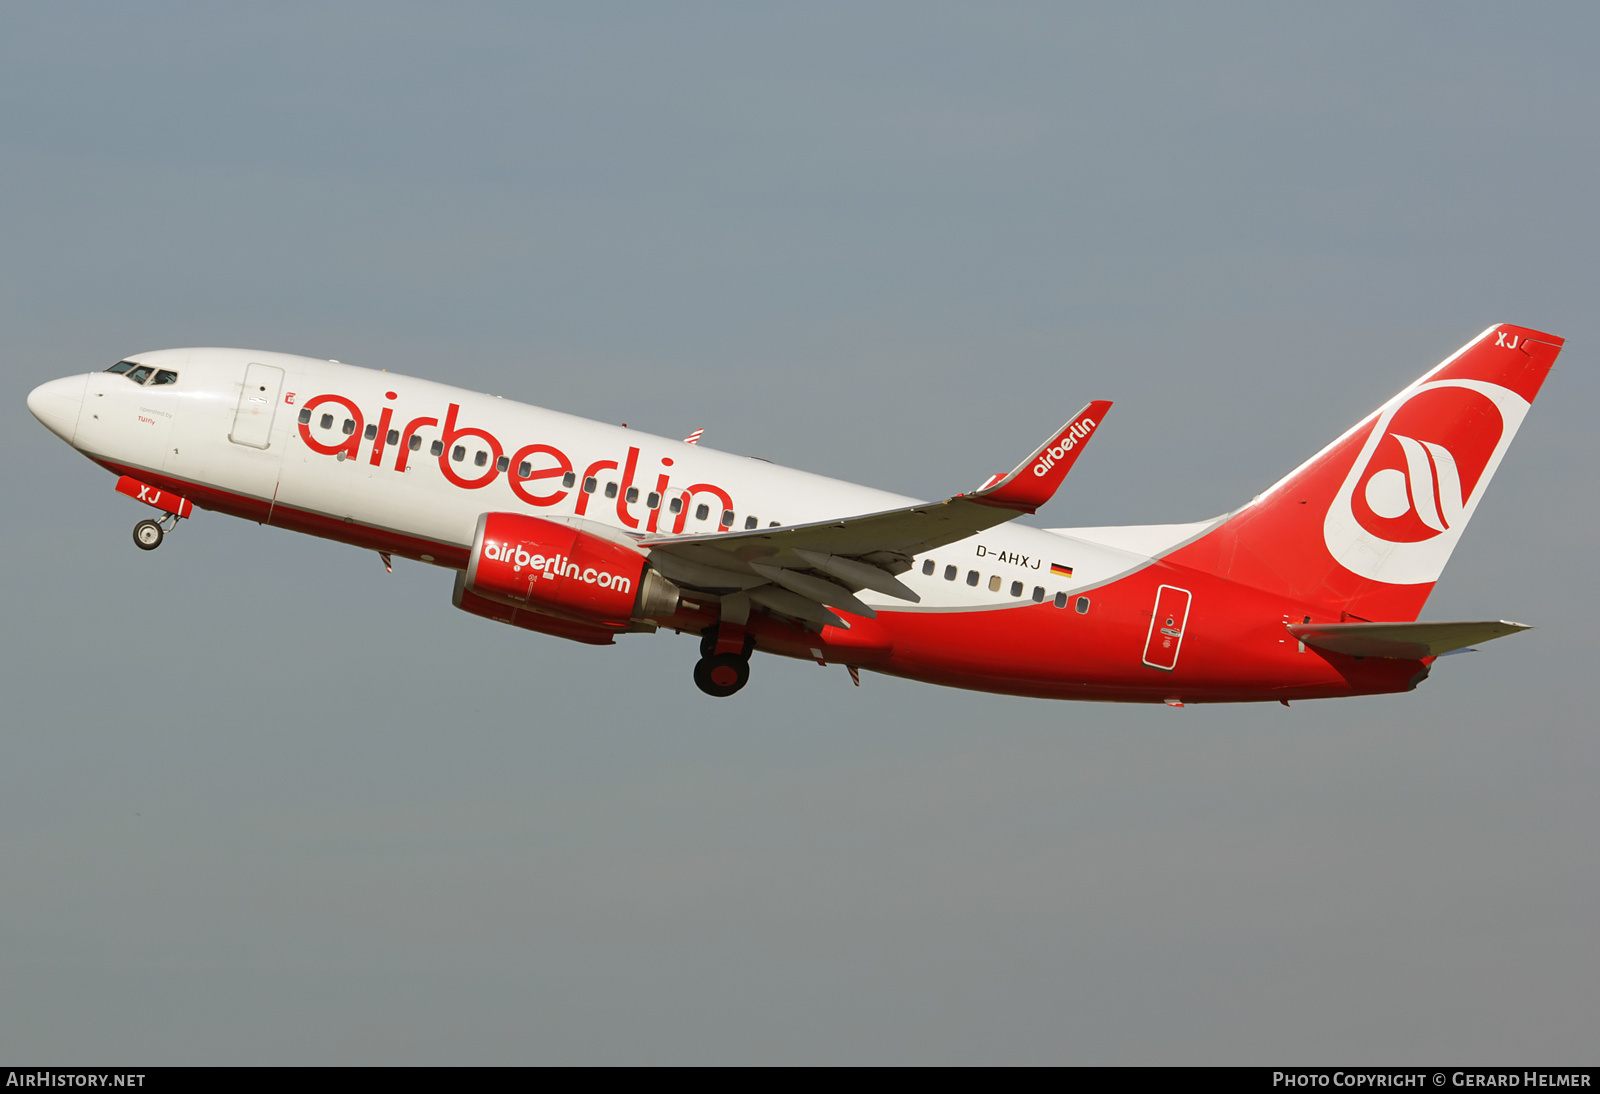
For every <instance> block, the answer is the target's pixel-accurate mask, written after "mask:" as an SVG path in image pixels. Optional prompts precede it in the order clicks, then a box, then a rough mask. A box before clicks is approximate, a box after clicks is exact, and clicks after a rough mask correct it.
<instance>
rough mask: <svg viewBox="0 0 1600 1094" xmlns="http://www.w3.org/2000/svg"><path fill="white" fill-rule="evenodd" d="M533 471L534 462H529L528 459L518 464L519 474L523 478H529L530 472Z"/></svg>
mask: <svg viewBox="0 0 1600 1094" xmlns="http://www.w3.org/2000/svg"><path fill="white" fill-rule="evenodd" d="M532 472H533V464H531V463H529V462H528V461H527V460H523V461H522V462H521V463H519V464H517V474H518V475H520V476H521V477H522V478H527V477H528V476H529V475H530V474H532Z"/></svg>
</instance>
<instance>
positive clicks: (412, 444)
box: [406, 433, 422, 452]
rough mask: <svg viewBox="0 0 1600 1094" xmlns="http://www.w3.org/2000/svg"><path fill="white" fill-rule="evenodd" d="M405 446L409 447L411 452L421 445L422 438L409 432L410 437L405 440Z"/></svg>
mask: <svg viewBox="0 0 1600 1094" xmlns="http://www.w3.org/2000/svg"><path fill="white" fill-rule="evenodd" d="M406 447H407V448H409V449H411V451H413V452H415V451H417V449H419V448H421V447H422V438H421V437H419V436H418V435H417V434H415V433H413V434H411V439H410V440H409V441H407V442H406Z"/></svg>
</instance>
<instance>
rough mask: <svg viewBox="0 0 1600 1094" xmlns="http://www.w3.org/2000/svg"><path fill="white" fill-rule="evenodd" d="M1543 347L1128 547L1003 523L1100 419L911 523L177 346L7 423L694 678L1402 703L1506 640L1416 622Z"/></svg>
mask: <svg viewBox="0 0 1600 1094" xmlns="http://www.w3.org/2000/svg"><path fill="white" fill-rule="evenodd" d="M1562 344H1563V340H1562V339H1560V338H1556V337H1553V336H1551V335H1548V334H1543V333H1540V332H1538V331H1534V330H1529V329H1527V328H1523V327H1516V326H1509V325H1504V324H1500V325H1496V326H1492V327H1490V328H1489V329H1488V330H1486V331H1484V332H1483V333H1482V334H1480V335H1478V336H1477V337H1476V338H1474V339H1472V341H1470V342H1468V343H1467V344H1466V345H1465V346H1463V347H1462V348H1461V349H1460V350H1458V351H1457V352H1456V353H1454V354H1452V355H1451V356H1450V357H1448V358H1446V359H1445V360H1444V362H1442V363H1441V364H1440V365H1438V366H1437V367H1436V368H1434V369H1432V370H1430V371H1429V372H1427V373H1426V374H1424V375H1423V376H1422V377H1420V378H1419V379H1417V380H1416V381H1415V382H1413V383H1412V384H1410V385H1408V386H1407V387H1405V388H1404V389H1402V390H1401V391H1400V392H1399V393H1398V394H1397V395H1395V396H1394V397H1393V398H1392V399H1390V400H1389V401H1387V402H1386V403H1384V404H1383V405H1382V406H1380V407H1378V409H1376V410H1374V411H1373V412H1372V413H1371V414H1369V415H1367V416H1366V417H1365V418H1363V419H1362V420H1361V421H1360V422H1358V423H1357V424H1356V425H1354V426H1352V427H1351V428H1350V429H1349V430H1347V431H1346V432H1345V433H1344V434H1342V435H1341V436H1339V437H1338V438H1336V439H1335V440H1334V441H1333V442H1332V443H1330V444H1329V445H1327V446H1326V447H1325V448H1323V449H1322V450H1321V451H1320V452H1318V453H1316V454H1315V455H1313V456H1312V457H1311V458H1310V459H1309V460H1307V461H1306V462H1305V463H1303V464H1301V465H1300V466H1299V467H1298V468H1296V469H1295V470H1293V471H1292V472H1290V473H1289V474H1288V475H1287V476H1285V477H1284V478H1282V479H1281V480H1279V481H1278V482H1277V483H1276V484H1275V485H1273V486H1272V487H1270V488H1269V489H1267V490H1266V491H1265V492H1264V493H1262V494H1260V495H1259V496H1257V497H1256V498H1254V499H1253V500H1251V501H1250V502H1249V503H1247V504H1245V505H1244V506H1242V507H1240V508H1239V509H1236V510H1234V511H1233V512H1231V513H1227V514H1224V515H1222V516H1219V517H1216V518H1214V519H1211V520H1204V521H1199V522H1197V523H1190V524H1164V525H1149V526H1137V527H1094V528H1052V529H1045V528H1035V527H1028V526H1023V525H1019V524H1016V523H1014V521H1015V519H1016V518H1017V517H1020V516H1023V515H1026V514H1032V513H1034V512H1036V511H1037V510H1038V509H1039V508H1040V507H1041V506H1043V505H1044V504H1045V503H1046V502H1047V501H1049V500H1050V498H1051V497H1052V496H1053V495H1054V494H1055V493H1056V491H1057V489H1058V488H1059V487H1060V485H1061V483H1062V481H1063V479H1065V477H1066V475H1067V473H1068V472H1069V471H1070V470H1072V468H1073V467H1074V465H1075V464H1076V462H1077V461H1078V459H1079V457H1080V456H1081V455H1082V454H1083V451H1084V448H1085V447H1086V445H1087V444H1088V442H1089V441H1090V440H1091V439H1092V438H1093V437H1094V435H1095V434H1096V433H1097V432H1098V431H1099V430H1100V429H1101V428H1102V425H1103V423H1104V421H1105V418H1106V413H1107V411H1108V410H1109V409H1110V407H1111V404H1110V403H1109V402H1106V401H1095V402H1091V403H1089V404H1088V405H1087V406H1085V407H1084V408H1083V409H1082V410H1081V411H1079V412H1078V413H1077V414H1075V415H1073V416H1072V417H1071V418H1070V419H1068V420H1067V422H1066V423H1065V424H1064V425H1063V426H1062V427H1061V428H1060V429H1058V430H1056V431H1054V432H1052V433H1051V434H1050V435H1049V436H1048V437H1047V439H1046V440H1045V441H1044V443H1042V444H1040V445H1039V446H1038V447H1036V448H1035V449H1034V450H1033V452H1032V454H1031V455H1029V456H1028V457H1027V458H1026V459H1024V460H1022V461H1021V462H1020V463H1019V464H1017V466H1016V467H1015V468H1013V469H1012V470H1011V471H1010V472H1009V473H1006V474H1003V475H993V476H991V477H990V478H988V479H987V480H986V481H985V482H984V483H983V485H982V486H980V487H978V488H977V489H975V490H970V491H967V492H965V493H960V494H955V495H952V496H951V497H948V498H945V499H944V500H942V501H935V502H923V501H917V500H915V499H912V498H906V497H900V496H898V495H894V494H889V493H885V492H883V491H880V490H874V489H871V488H868V487H864V486H857V485H853V484H851V483H846V482H841V481H838V480H834V479H829V478H824V477H822V476H819V475H813V474H809V473H807V472H804V471H797V470H791V469H789V468H785V467H781V466H777V465H774V464H771V463H768V462H766V461H763V460H760V459H758V458H754V457H746V456H739V455H734V454H730V453H726V452H719V451H716V450H714V449H711V448H708V447H707V446H706V445H705V444H703V443H695V442H699V441H700V437H701V431H699V430H697V431H696V432H695V433H694V434H693V435H692V436H691V437H690V438H688V439H687V440H672V439H669V438H665V437H658V436H652V435H649V434H646V433H643V432H641V431H638V430H634V429H628V428H626V427H625V426H615V425H608V424H604V423H600V422H594V421H589V420H585V419H582V418H577V417H574V416H571V415H568V414H562V413H559V412H556V411H552V410H544V409H540V408H538V407H534V406H529V405H526V404H523V403H518V402H514V401H512V400H509V399H503V398H501V397H499V396H496V395H483V394H477V393H474V392H469V391H464V390H461V389H458V388H454V387H448V386H446V385H443V384H439V383H434V382H431V381H428V380H421V379H415V378H411V377H406V376H400V375H396V374H393V373H389V372H386V371H376V370H372V369H365V368H357V367H354V366H352V365H348V364H343V363H340V362H338V361H325V360H319V359H314V358H309V357H300V356H292V355H288V354H281V353H267V352H259V351H253V350H242V349H216V348H201V349H172V350H161V351H158V352H152V353H140V354H136V355H134V356H132V357H127V358H124V359H123V360H121V361H118V362H117V363H116V364H114V365H112V366H111V367H110V368H109V369H107V370H106V371H104V372H91V373H86V374H80V375H74V376H69V377H66V378H63V379H59V380H52V381H50V382H48V383H45V384H42V385H40V386H39V387H37V388H35V389H34V390H33V391H32V392H31V393H30V394H29V396H28V408H29V410H30V411H31V412H32V413H33V415H34V416H35V417H36V418H38V419H39V421H40V422H41V423H43V424H44V425H45V427H46V428H48V429H49V430H50V431H51V432H52V433H54V434H55V435H56V436H58V437H60V438H61V439H62V440H64V441H66V442H67V443H68V444H69V445H71V446H72V447H73V448H75V449H77V450H78V451H79V452H81V453H82V454H84V455H85V456H87V457H88V458H89V459H91V460H93V461H94V462H95V463H97V464H99V465H100V466H101V467H103V468H105V469H106V470H108V471H110V472H111V473H112V474H114V475H116V476H117V480H116V490H117V491H118V492H120V493H122V494H125V495H127V496H129V497H131V498H134V499H136V500H138V501H140V502H143V503H145V504H146V505H148V506H150V507H151V508H152V509H154V510H155V511H157V512H158V513H159V514H160V516H159V517H154V518H152V519H145V520H141V521H140V522H139V523H138V524H137V525H136V526H135V528H134V533H133V538H134V542H135V543H136V544H137V545H138V546H139V547H140V548H142V549H144V550H153V549H155V548H157V547H159V546H160V545H161V543H162V542H163V540H164V537H165V536H166V534H168V533H170V532H171V531H172V530H173V529H174V528H176V527H177V526H178V523H179V521H181V520H184V519H186V518H190V517H191V516H192V515H193V512H194V510H196V509H205V510H211V511H215V512H219V513H226V514H229V515H232V516H236V517H242V518H244V519H247V520H254V521H257V522H259V523H261V524H266V525H272V526H274V527H279V528H287V529H290V530H293V531H297V532H304V533H307V534H310V535H315V536H321V537H324V538H327V539H332V540H338V541H340V542H343V543H347V544H351V545H354V546H357V547H361V548H365V549H368V550H372V551H375V552H378V553H379V555H380V556H381V558H382V560H383V564H384V565H385V567H389V566H390V565H391V562H392V559H393V558H394V557H395V556H398V557H401V558H407V559H412V560H415V561H418V562H423V563H428V564H431V565H434V566H440V567H444V568H446V569H449V570H453V571H454V572H455V586H454V592H453V597H452V600H453V603H454V604H455V606H456V607H457V608H460V609H461V610H463V611H466V612H469V613H471V614H473V615H478V616H483V617H485V618H487V619H491V620H495V621H498V622H500V623H505V624H509V625H511V626H514V627H518V628H522V629H525V630H530V631H535V632H539V633H541V634H544V635H553V636H557V637H561V638H566V639H570V640H573V641H576V642H582V643H589V644H592V645H608V644H611V643H613V642H615V640H616V636H617V635H619V634H630V633H646V632H656V631H659V630H663V629H665V630H671V631H674V632H678V633H683V634H689V635H692V636H695V637H698V638H699V642H700V657H699V659H698V660H697V661H696V662H695V666H694V673H693V677H694V681H695V684H696V685H697V686H698V687H699V688H700V690H701V691H703V692H705V693H706V694H708V695H712V696H718V697H726V696H730V695H733V694H734V693H735V692H737V691H739V690H740V689H741V688H742V687H744V685H745V683H746V682H747V681H748V679H749V675H750V667H749V666H750V659H751V656H752V655H753V653H754V652H755V651H758V650H759V651H762V652H765V653H772V654H778V655H781V656H786V657H792V658H801V659H807V660H811V661H815V662H817V663H818V664H821V665H843V666H845V667H846V668H847V669H848V670H849V674H850V676H851V678H852V679H853V680H854V682H855V683H856V684H857V685H858V686H859V684H860V672H861V670H863V669H865V670H868V671H872V672H878V673H884V674H889V675H892V676H898V677H903V678H908V679H912V680H919V681H925V682H930V683H935V684H942V685H948V686H952V687H959V688H968V689H974V690H979V691H987V692H995V693H1001V694H1011V695H1023V696H1034V697H1041V698H1057V699H1080V700H1099V701H1116V702H1145V703H1165V704H1167V705H1169V706H1175V707H1176V706H1182V705H1184V704H1186V703H1207V702H1261V701H1277V702H1281V703H1283V704H1284V705H1288V702H1289V701H1290V700H1294V699H1313V698H1329V697H1337V696H1346V695H1376V694H1386V693H1396V692H1405V691H1410V690H1411V689H1413V688H1415V687H1416V686H1417V685H1418V684H1419V683H1420V682H1421V681H1422V680H1423V679H1425V678H1426V677H1427V676H1428V674H1429V672H1430V670H1431V668H1432V667H1433V663H1434V661H1435V660H1436V659H1437V658H1438V657H1440V656H1442V655H1445V654H1448V653H1451V652H1455V651H1458V650H1462V649H1465V648H1468V647H1470V646H1472V645H1474V644H1475V643H1481V642H1485V641H1488V640H1490V639H1492V638H1498V637H1501V636H1504V635H1507V634H1512V633H1516V632H1518V631H1521V630H1526V629H1528V628H1527V627H1526V626H1525V625H1523V624H1520V623H1512V622H1508V621H1505V620H1483V621H1461V622H1455V621H1444V622H1431V621H1419V618H1418V617H1419V615H1420V613H1421V610H1422V607H1423V604H1424V603H1425V602H1426V600H1427V598H1428V594H1429V593H1430V592H1431V591H1432V589H1433V586H1434V583H1435V582H1436V581H1437V580H1438V578H1439V575H1440V573H1441V571H1442V570H1443V569H1444V565H1445V563H1446V562H1447V561H1448V559H1449V557H1450V553H1451V551H1452V550H1453V549H1454V547H1455V544H1456V541H1457V540H1458V539H1459V538H1460V536H1461V533H1462V531H1463V530H1464V529H1465V528H1466V525H1467V522H1468V520H1470V519H1471V517H1472V514H1473V512H1474V511H1475V510H1476V509H1477V506H1478V503H1479V501H1480V500H1481V499H1482V497H1483V493H1484V490H1485V488H1486V487H1487V486H1488V484H1489V480H1490V479H1491V478H1492V477H1493V475H1494V472H1495V470H1496V468H1498V467H1499V465H1500V461H1501V459H1502V458H1503V457H1504V456H1505V453H1506V449H1507V448H1508V447H1509V446H1510V444H1511V441H1512V438H1513V437H1514V436H1515V435H1516V432H1517V428H1518V427H1519V426H1520V425H1521V424H1522V420H1523V417H1524V416H1525V415H1526V414H1527V412H1528V410H1529V408H1530V406H1531V405H1532V403H1533V400H1534V397H1535V396H1536V395H1537V394H1538V392H1539V389H1540V387H1541V385H1542V384H1543V382H1544V380H1545V376H1546V374H1547V373H1548V372H1549V370H1550V368H1551V366H1552V365H1553V364H1554V362H1555V358H1556V355H1557V354H1558V353H1559V352H1560V350H1561V347H1562Z"/></svg>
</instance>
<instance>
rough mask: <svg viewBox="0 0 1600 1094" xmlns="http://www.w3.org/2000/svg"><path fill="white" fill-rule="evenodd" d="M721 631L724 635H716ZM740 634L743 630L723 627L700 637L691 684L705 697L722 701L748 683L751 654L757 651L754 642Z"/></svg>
mask: <svg viewBox="0 0 1600 1094" xmlns="http://www.w3.org/2000/svg"><path fill="white" fill-rule="evenodd" d="M722 630H726V631H727V633H725V634H720V635H719V633H718V632H719V631H722ZM742 631H743V628H737V629H736V628H733V627H728V626H727V625H724V626H723V627H713V628H712V629H710V630H708V631H707V632H706V633H705V635H704V636H702V637H701V639H700V660H698V661H696V662H695V663H694V683H695V686H696V687H698V688H699V689H700V690H701V691H703V692H705V693H706V694H707V695H714V696H716V697H717V698H718V699H724V698H727V697H728V696H729V695H732V694H733V693H734V692H736V691H738V690H739V689H740V688H742V687H744V686H745V684H747V683H749V682H750V654H751V651H753V650H754V649H755V648H756V639H755V635H753V634H744V633H742ZM730 647H731V648H730ZM719 650H720V652H719Z"/></svg>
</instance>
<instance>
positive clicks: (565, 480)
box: [561, 471, 578, 490]
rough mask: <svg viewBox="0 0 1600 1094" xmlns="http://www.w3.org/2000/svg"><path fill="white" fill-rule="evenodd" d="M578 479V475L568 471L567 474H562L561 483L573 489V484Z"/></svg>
mask: <svg viewBox="0 0 1600 1094" xmlns="http://www.w3.org/2000/svg"><path fill="white" fill-rule="evenodd" d="M577 481H578V476H577V475H575V474H573V473H572V472H571V471H568V472H567V473H566V474H565V475H562V476H561V485H562V486H565V487H566V488H567V489H568V490H571V489H572V486H573V484H574V483H576V482H577Z"/></svg>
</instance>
